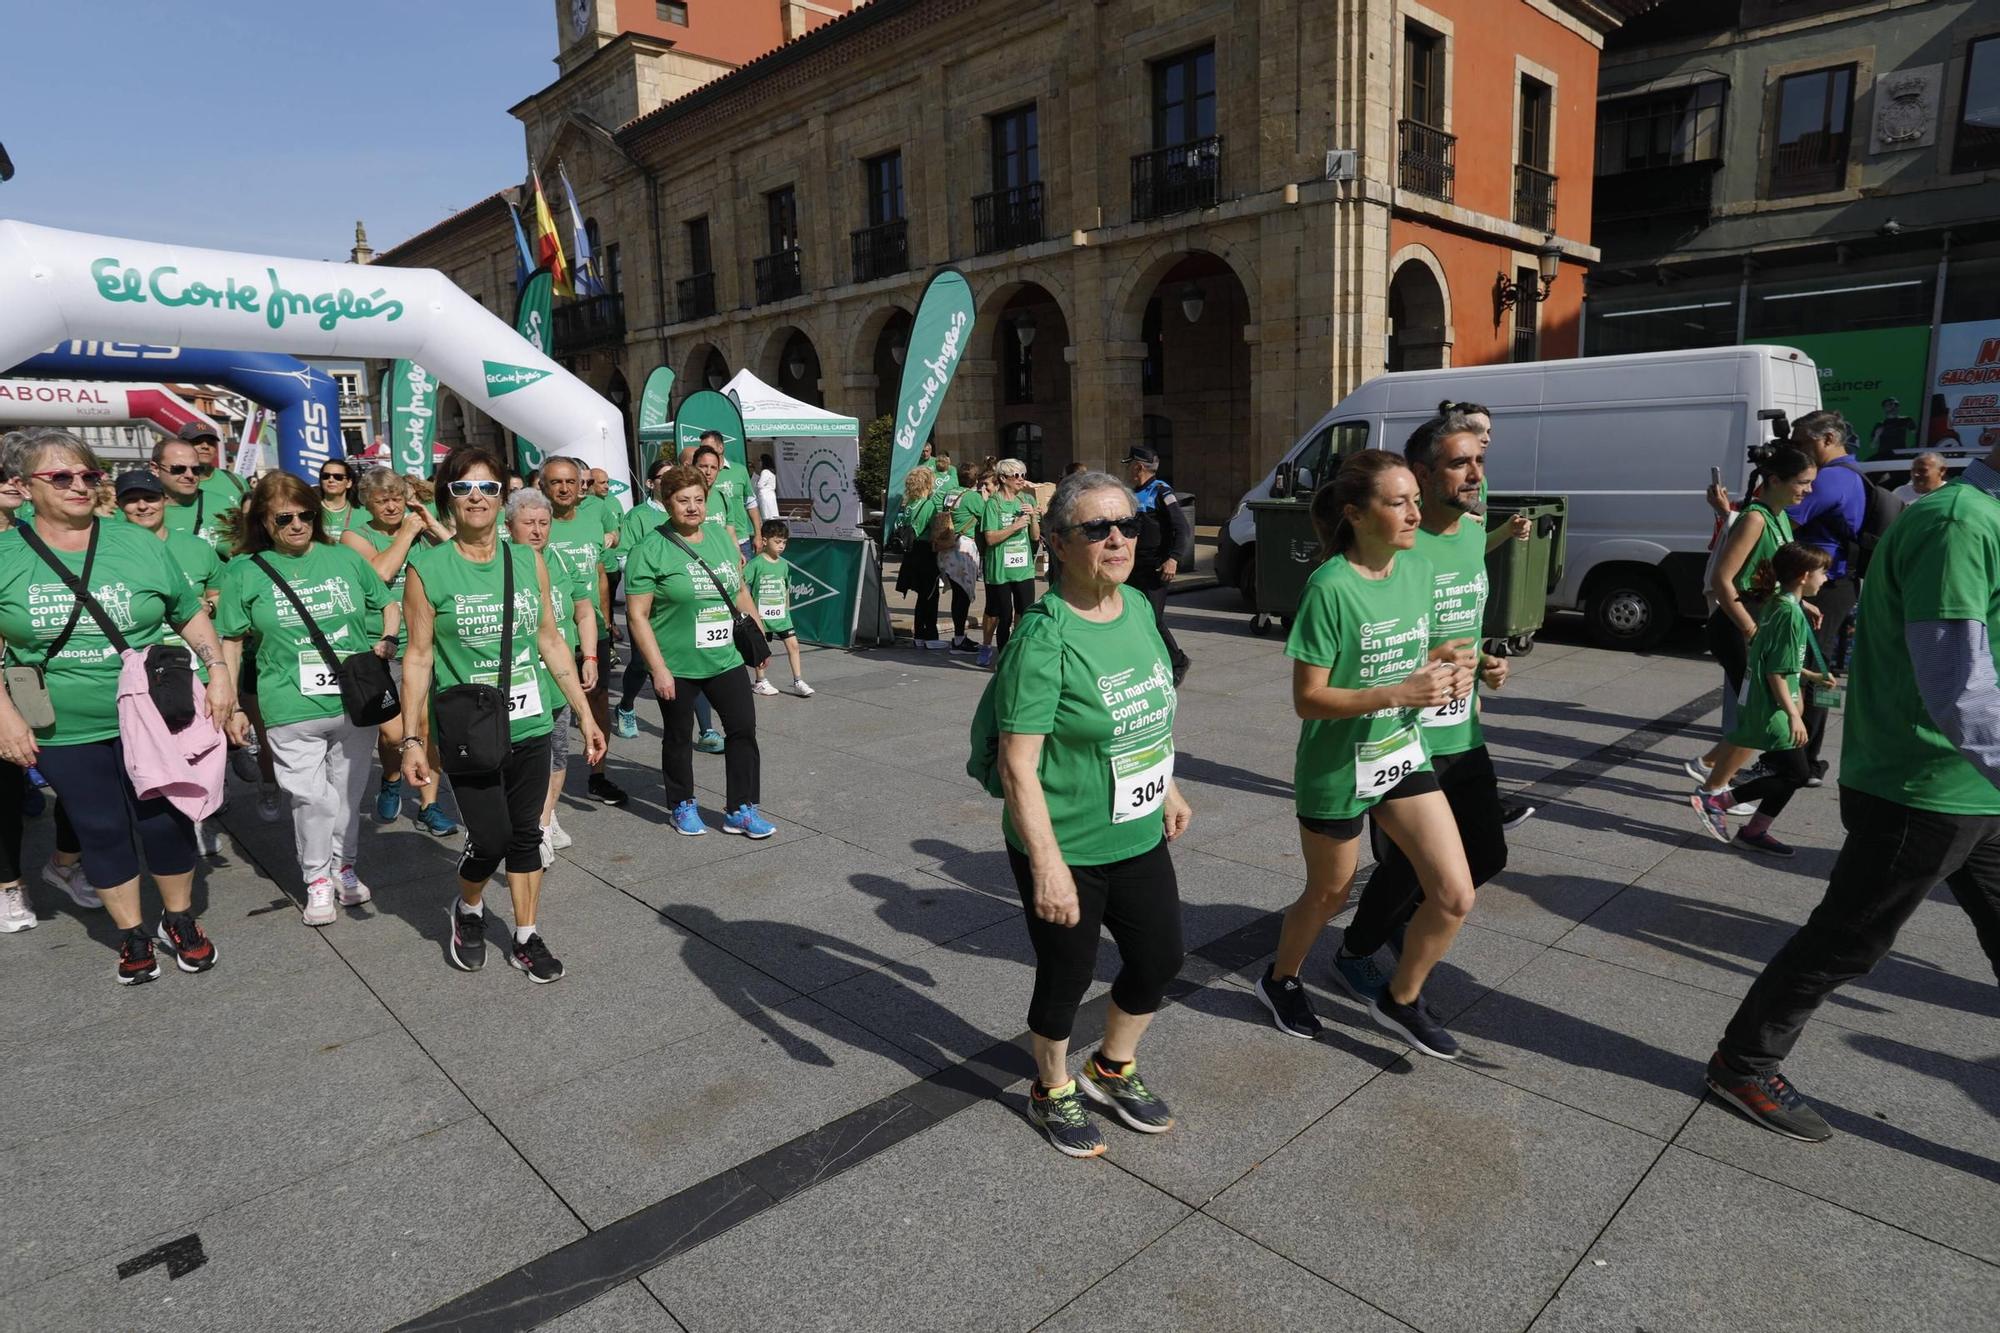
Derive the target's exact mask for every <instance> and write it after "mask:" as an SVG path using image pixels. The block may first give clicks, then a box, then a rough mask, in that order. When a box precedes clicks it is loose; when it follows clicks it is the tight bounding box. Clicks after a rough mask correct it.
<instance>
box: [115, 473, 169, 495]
mask: <svg viewBox="0 0 2000 1333" xmlns="http://www.w3.org/2000/svg"><path fill="white" fill-rule="evenodd" d="M111 490H112V493H113V494H114V495H116V496H117V497H118V498H119V499H121V500H122V499H124V498H125V497H126V496H128V495H135V494H136V495H165V494H166V493H167V490H166V487H164V486H162V485H160V479H159V478H158V477H156V476H154V475H153V474H152V473H150V472H147V471H145V470H143V469H139V468H134V469H133V470H132V471H130V472H121V473H119V474H118V480H117V481H115V482H113V483H112V486H111Z"/></svg>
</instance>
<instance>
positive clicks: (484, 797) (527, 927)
mask: <svg viewBox="0 0 2000 1333" xmlns="http://www.w3.org/2000/svg"><path fill="white" fill-rule="evenodd" d="M506 478H507V467H506V464H504V463H502V462H501V461H500V458H499V456H498V455H497V454H495V453H494V452H493V451H492V450H490V449H486V448H482V447H480V446H477V445H466V446H461V447H459V448H457V449H454V450H452V452H451V453H450V454H449V455H448V456H447V457H446V458H445V460H444V462H442V463H440V464H439V465H438V470H437V489H438V493H439V494H440V495H442V496H443V497H444V498H445V502H446V503H447V504H448V505H449V506H450V507H451V517H452V526H453V532H452V539H451V540H450V541H448V542H444V543H442V544H441V545H438V546H431V547H426V548H424V549H423V550H421V551H418V552H416V553H415V554H413V555H412V556H411V557H410V564H409V568H408V569H407V570H406V571H405V572H404V575H403V579H404V583H403V617H404V619H405V620H406V621H408V622H409V628H410V641H409V647H408V648H407V649H406V650H405V652H404V654H403V780H404V781H405V782H407V783H409V784H411V785H412V786H415V787H422V786H424V785H425V784H426V783H428V782H429V781H430V780H431V770H430V764H429V763H428V762H427V761H426V760H425V758H424V743H423V741H422V740H420V739H419V737H421V736H422V735H424V734H425V732H426V729H427V724H428V729H429V730H431V731H435V730H436V728H437V721H436V719H435V718H434V717H433V716H432V712H431V689H432V685H433V683H434V682H435V684H436V687H437V688H438V689H439V690H446V689H450V688H451V687H453V686H456V685H492V686H496V687H499V688H501V689H502V690H503V692H504V693H505V695H506V699H507V723H508V725H507V732H508V739H509V741H510V744H509V747H508V751H507V754H506V756H505V758H504V759H503V760H502V761H501V765H500V767H499V768H498V769H495V770H494V771H492V772H490V773H454V774H452V775H451V790H452V794H453V795H454V796H456V797H457V798H458V813H459V817H460V818H462V819H463V820H464V821H465V857H464V859H463V860H461V861H460V862H459V865H458V896H457V897H456V899H454V900H453V903H452V905H451V907H450V908H449V909H448V910H449V913H450V916H451V945H450V951H451V962H452V966H454V967H456V968H458V969H460V970H461V971H465V972H476V971H478V970H479V969H480V968H481V967H482V966H484V965H485V963H486V907H485V902H484V898H485V893H486V881H487V879H488V878H490V877H491V876H492V874H493V872H494V871H495V870H496V869H498V868H499V866H500V864H501V862H502V860H503V859H504V861H505V862H506V866H507V890H508V894H509V896H511V897H512V898H513V900H514V939H513V945H512V948H511V949H509V951H508V955H507V961H508V962H510V963H511V964H513V965H514V966H515V967H517V968H519V969H521V970H522V971H524V972H526V973H527V974H528V976H529V977H530V978H532V979H533V980H534V981H536V982H549V981H555V980H557V979H558V978H559V977H561V976H562V975H563V965H562V964H561V963H559V962H557V961H556V959H555V957H554V955H552V954H551V953H550V952H549V947H548V945H547V943H545V942H544V941H543V939H542V937H541V934H540V933H539V932H538V931H537V930H536V929H535V922H536V909H537V908H538V906H539V905H540V902H541V896H542V826H541V811H542V800H543V798H544V797H546V796H547V795H548V789H549V732H550V730H551V729H552V728H551V726H550V722H549V710H550V709H551V708H552V707H554V706H555V702H556V700H555V696H556V694H557V693H558V692H560V694H561V696H562V698H563V699H565V700H567V701H568V703H569V706H570V708H572V709H573V710H575V716H576V719H577V723H578V725H579V726H581V727H582V728H583V747H584V753H585V755H586V756H588V757H589V758H590V759H591V760H593V761H595V760H597V759H599V758H601V757H602V756H603V754H604V732H603V731H602V730H601V729H600V728H599V727H598V725H597V723H596V722H594V721H593V720H592V719H591V717H590V708H589V701H588V700H587V699H586V698H585V697H584V693H583V686H582V683H581V681H580V680H579V679H578V677H577V674H576V664H575V662H573V661H572V660H571V659H570V652H569V645H568V644H566V643H564V642H563V637H562V631H561V630H560V629H559V628H557V626H556V618H555V612H554V610H553V607H552V604H551V602H550V598H549V570H548V566H547V565H546V564H545V563H544V562H543V560H542V557H541V556H540V554H538V553H537V552H535V551H533V550H531V549H529V548H527V547H524V546H521V545H519V544H518V543H513V542H503V541H502V540H500V507H501V502H502V500H503V499H504V498H505V496H506V493H507V481H506ZM502 561H505V562H506V563H505V564H504V565H503V564H502V563H501V562H502ZM510 581H511V583H512V584H513V590H514V591H513V597H512V598H511V599H509V598H508V597H507V595H506V591H505V590H506V588H507V585H508V583H509V582H510ZM508 639H511V640H512V645H513V646H512V652H511V654H510V660H509V661H508V662H507V663H506V665H505V667H504V668H503V666H502V664H501V661H500V657H501V652H502V643H503V642H504V641H505V640H508ZM503 669H504V671H505V674H506V680H505V681H504V682H503V681H502V679H501V675H502V672H503ZM438 739H439V742H440V744H441V745H442V744H447V743H449V741H450V739H451V738H450V737H447V736H440V737H439V738H438Z"/></svg>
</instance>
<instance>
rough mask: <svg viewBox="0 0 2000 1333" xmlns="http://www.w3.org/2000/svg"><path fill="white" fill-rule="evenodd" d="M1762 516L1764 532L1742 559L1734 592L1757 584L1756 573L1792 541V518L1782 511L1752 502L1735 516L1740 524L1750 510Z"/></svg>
mask: <svg viewBox="0 0 2000 1333" xmlns="http://www.w3.org/2000/svg"><path fill="white" fill-rule="evenodd" d="M1753 509H1754V510H1756V511H1757V512H1758V513H1759V514H1762V515H1763V516H1764V530H1763V531H1762V532H1760V533H1758V534H1757V544H1756V545H1755V546H1753V547H1751V548H1750V554H1749V555H1748V556H1746V557H1745V558H1744V561H1743V568H1741V569H1739V570H1737V571H1736V591H1737V592H1739V593H1743V592H1749V591H1750V590H1751V589H1752V588H1753V587H1755V586H1756V583H1757V571H1758V569H1760V568H1761V567H1763V565H1764V564H1765V563H1766V562H1767V561H1769V560H1770V558H1771V557H1772V556H1774V555H1776V554H1777V553H1778V548H1779V547H1780V546H1783V545H1784V544H1785V543H1786V542H1789V541H1790V540H1791V539H1792V516H1791V515H1790V514H1787V513H1786V512H1785V511H1784V510H1782V509H1772V508H1771V506H1769V505H1767V504H1765V503H1764V502H1763V501H1762V500H1752V501H1751V502H1750V503H1749V504H1747V505H1745V506H1743V513H1742V514H1739V515H1737V517H1736V521H1737V522H1738V523H1741V522H1742V521H1743V519H1744V517H1745V516H1746V515H1748V514H1749V513H1750V511H1751V510H1753Z"/></svg>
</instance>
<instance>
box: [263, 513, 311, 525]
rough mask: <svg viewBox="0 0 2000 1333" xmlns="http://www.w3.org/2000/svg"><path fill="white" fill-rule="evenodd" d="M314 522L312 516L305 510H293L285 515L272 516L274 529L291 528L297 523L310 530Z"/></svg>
mask: <svg viewBox="0 0 2000 1333" xmlns="http://www.w3.org/2000/svg"><path fill="white" fill-rule="evenodd" d="M312 521H313V516H312V514H311V513H309V512H308V511H306V510H303V509H293V510H290V511H288V512H286V513H283V514H273V515H271V526H272V527H274V528H289V527H291V526H292V525H293V524H295V523H296V524H297V525H298V526H300V527H302V528H309V527H311V526H312Z"/></svg>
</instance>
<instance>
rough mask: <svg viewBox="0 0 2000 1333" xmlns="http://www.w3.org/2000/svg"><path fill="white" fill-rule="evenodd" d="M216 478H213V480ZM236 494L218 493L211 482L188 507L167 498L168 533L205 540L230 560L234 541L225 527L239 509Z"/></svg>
mask: <svg viewBox="0 0 2000 1333" xmlns="http://www.w3.org/2000/svg"><path fill="white" fill-rule="evenodd" d="M213 480H215V478H213V477H210V478H209V481H213ZM235 508H236V500H235V498H234V492H232V493H231V495H230V496H229V497H222V496H218V495H216V494H214V493H213V492H212V491H211V490H210V489H209V485H208V482H203V483H202V484H201V486H200V488H199V489H197V490H196V491H195V493H194V499H193V500H191V501H189V502H188V503H186V504H182V503H181V502H180V501H178V500H176V499H174V497H173V496H171V495H169V496H168V497H167V503H166V506H165V517H164V522H165V525H166V529H167V531H168V532H179V533H184V534H188V535H192V536H196V537H199V538H201V539H202V540H203V541H205V542H207V543H208V544H209V546H210V548H211V549H213V550H214V551H215V553H216V554H217V555H219V556H221V557H222V558H223V559H224V560H227V559H228V558H229V550H230V541H229V537H228V535H227V534H226V533H225V532H224V531H223V524H224V523H226V522H227V521H228V516H229V515H230V514H231V513H232V512H233V511H234V510H235Z"/></svg>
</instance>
